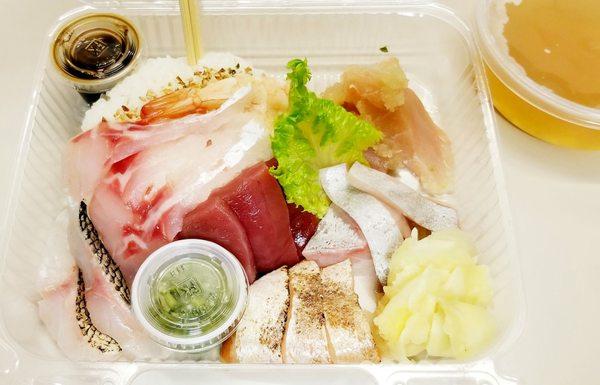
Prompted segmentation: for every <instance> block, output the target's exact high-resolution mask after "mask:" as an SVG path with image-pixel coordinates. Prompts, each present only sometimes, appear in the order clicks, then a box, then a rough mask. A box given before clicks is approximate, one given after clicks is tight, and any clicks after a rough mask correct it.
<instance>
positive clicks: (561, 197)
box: [0, 0, 600, 385]
mask: <svg viewBox="0 0 600 385" xmlns="http://www.w3.org/2000/svg"><path fill="white" fill-rule="evenodd" d="M455 3H458V1H456V0H455ZM80 4H81V3H79V2H77V1H76V0H18V1H17V0H0V37H1V38H0V52H1V53H0V218H2V219H3V216H4V212H5V207H6V200H7V196H8V191H9V187H10V186H9V184H10V179H11V175H12V173H13V171H14V165H15V155H16V148H17V143H18V140H19V138H20V135H21V130H22V129H23V125H24V121H25V117H26V114H27V110H28V107H29V102H30V98H31V92H32V88H33V82H34V80H33V73H34V70H35V68H36V65H37V60H38V58H39V55H40V50H41V49H42V41H43V37H44V36H45V34H46V33H47V31H48V29H49V28H50V26H51V25H52V23H53V22H54V21H55V20H56V19H57V17H58V16H59V15H61V14H63V13H64V12H66V11H67V10H69V9H70V8H74V7H76V6H78V5H80ZM461 5H462V3H461ZM8 53H10V56H8ZM497 122H498V136H499V141H500V153H501V158H502V164H503V166H504V172H505V175H506V185H507V189H508V196H509V202H510V208H511V212H512V216H513V221H514V226H515V233H516V238H517V243H518V247H519V251H520V256H521V270H522V275H523V281H524V290H525V296H526V301H527V316H526V317H527V320H526V325H525V328H524V330H523V334H522V336H521V338H520V339H519V340H518V341H517V342H516V344H515V346H514V348H513V349H512V350H511V351H509V352H508V353H507V354H506V355H505V356H504V357H502V359H501V360H500V362H499V371H500V372H501V373H504V374H507V375H511V376H515V377H517V378H519V379H520V382H521V383H523V384H527V385H571V384H572V385H586V384H599V383H600V376H599V374H598V372H597V370H596V369H597V368H599V367H600V365H599V364H598V362H599V360H600V296H599V293H600V247H599V246H598V245H599V244H600V151H598V152H582V151H574V150H567V149H562V148H558V147H554V146H551V145H548V144H545V143H543V142H540V141H538V140H536V139H534V138H531V137H529V136H528V135H526V134H524V133H522V132H521V131H519V130H517V129H515V128H514V127H513V126H512V125H511V124H510V123H508V122H506V121H505V120H504V119H502V118H501V117H500V116H497ZM0 223H2V222H0Z"/></svg>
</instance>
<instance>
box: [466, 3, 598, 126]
mask: <svg viewBox="0 0 600 385" xmlns="http://www.w3.org/2000/svg"><path fill="white" fill-rule="evenodd" d="M526 1H527V0H524V1H511V0H483V1H481V2H480V3H479V6H478V9H477V14H476V23H477V35H478V40H479V46H480V48H481V51H482V54H483V57H484V59H485V62H486V64H487V65H488V67H489V68H490V70H491V71H492V72H493V73H494V74H495V75H496V76H497V77H498V78H499V79H500V80H501V81H502V83H504V85H506V86H507V87H508V88H509V89H510V90H511V91H513V92H514V93H515V94H517V95H519V96H520V97H521V98H523V99H525V100H526V101H527V102H529V103H530V104H532V105H534V106H535V107H536V108H538V109H540V110H542V111H544V112H546V113H548V114H551V115H553V116H555V117H557V118H559V119H562V120H565V121H567V122H571V123H574V124H576V125H580V126H585V127H590V128H595V129H600V108H598V107H596V106H587V105H584V104H580V103H577V102H576V101H573V100H570V99H569V98H566V97H563V96H561V95H560V94H559V93H557V92H554V91H553V90H552V89H550V88H549V87H547V86H544V85H542V84H540V82H536V81H535V80H533V79H532V78H531V77H530V76H528V74H527V72H526V71H525V70H524V68H523V66H522V65H520V64H519V63H518V62H517V60H515V58H513V56H511V55H510V54H509V48H508V43H507V39H506V37H505V33H504V29H505V26H506V24H507V22H508V21H509V15H508V13H507V6H511V7H516V6H521V5H523V4H524V3H525V2H526ZM538 3H540V7H543V8H545V9H546V10H547V9H548V8H552V7H556V16H557V20H554V19H552V18H550V17H549V16H548V20H547V23H546V24H547V25H552V26H556V28H557V32H556V33H557V35H550V36H549V37H548V48H546V49H544V51H545V52H546V53H547V54H548V55H550V54H551V53H552V54H554V52H551V50H552V48H553V47H552V46H556V45H558V44H559V41H558V40H556V41H555V40H553V36H554V37H556V36H562V35H561V34H566V33H568V31H564V30H562V32H561V30H560V29H561V25H560V24H559V23H557V22H558V21H560V20H565V18H569V17H571V16H570V15H569V14H567V12H566V11H565V10H564V9H561V7H560V4H558V3H554V2H553V3H552V4H550V3H548V2H545V3H544V2H543V1H541V2H540V1H538ZM588 3H589V4H593V2H590V1H588ZM572 4H573V6H574V7H575V9H576V7H577V4H576V2H574V3H572ZM595 6H596V7H600V3H596V5H595ZM540 12H541V11H539V12H535V14H537V15H538V16H536V17H538V18H539V17H544V16H542V15H541V14H540ZM533 22H534V21H533V20H530V21H528V23H531V25H530V26H531V27H532V28H531V30H532V31H534V32H532V33H535V34H537V35H536V36H530V35H531V34H529V33H528V34H527V35H528V36H523V35H520V37H519V39H520V40H521V41H523V39H541V37H540V35H541V31H536V29H535V25H534V24H533ZM540 23H544V21H543V19H540ZM581 43H582V44H583V42H581ZM596 43H597V42H596ZM563 52H564V51H563ZM528 59H529V58H524V59H523V60H521V61H522V62H523V61H525V60H528ZM542 60H543V59H542ZM581 60H584V58H581ZM572 64H573V65H583V66H585V63H581V62H580V63H572ZM548 77H560V73H559V72H555V73H549V74H548ZM553 80H555V81H557V82H563V83H564V82H566V81H567V79H560V78H559V79H553Z"/></svg>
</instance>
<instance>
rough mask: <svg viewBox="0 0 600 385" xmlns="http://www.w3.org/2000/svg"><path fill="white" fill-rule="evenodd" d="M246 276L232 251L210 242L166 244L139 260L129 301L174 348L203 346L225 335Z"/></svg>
mask: <svg viewBox="0 0 600 385" xmlns="http://www.w3.org/2000/svg"><path fill="white" fill-rule="evenodd" d="M247 296H248V279H247V277H246V274H245V272H244V269H243V268H242V265H241V264H240V263H239V261H238V260H237V259H236V258H235V256H234V255H233V254H231V253H230V252H229V251H227V250H226V249H224V248H223V247H221V246H219V245H217V244H216V243H213V242H209V241H205V240H200V239H187V240H180V241H175V242H172V243H169V244H167V245H165V246H163V247H161V248H159V249H158V250H156V251H155V252H153V253H152V254H150V256H149V257H148V258H147V259H146V260H145V261H144V263H143V264H142V266H141V267H140V269H139V270H138V272H137V274H136V276H135V279H134V281H133V285H132V290H131V304H132V308H133V312H134V314H135V316H136V318H137V319H138V321H139V322H140V323H141V325H142V327H143V328H144V329H145V330H146V331H147V332H148V333H149V335H150V336H151V337H152V339H154V340H155V341H156V342H158V343H159V344H161V345H163V346H165V347H167V348H170V349H173V350H177V351H186V352H197V351H203V350H208V349H210V348H212V347H214V346H216V345H218V344H220V343H222V342H223V341H224V340H225V339H227V338H228V337H229V336H230V335H231V334H232V333H233V332H234V330H235V328H236V327H237V325H238V323H239V321H240V320H241V318H242V315H243V313H244V310H245V307H246V300H247Z"/></svg>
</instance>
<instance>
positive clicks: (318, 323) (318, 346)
mask: <svg viewBox="0 0 600 385" xmlns="http://www.w3.org/2000/svg"><path fill="white" fill-rule="evenodd" d="M289 287H290V307H289V310H288V317H287V323H286V329H285V336H284V338H283V362H284V363H296V364H327V363H331V357H330V355H329V350H328V345H327V331H326V328H325V316H324V315H323V302H322V286H321V277H320V269H319V266H317V264H316V263H315V262H312V261H302V262H300V263H298V264H297V265H295V266H293V267H292V268H290V270H289Z"/></svg>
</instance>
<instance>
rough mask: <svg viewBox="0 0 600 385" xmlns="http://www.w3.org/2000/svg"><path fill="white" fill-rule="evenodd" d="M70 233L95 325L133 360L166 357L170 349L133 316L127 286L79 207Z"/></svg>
mask: <svg viewBox="0 0 600 385" xmlns="http://www.w3.org/2000/svg"><path fill="white" fill-rule="evenodd" d="M73 225H74V226H73V227H77V228H76V229H72V230H71V232H70V234H69V235H70V239H69V241H70V248H71V252H72V253H73V255H74V256H75V260H76V261H77V265H78V266H79V268H80V269H81V273H82V275H83V280H84V282H85V287H86V302H87V309H88V311H89V313H90V315H91V317H92V319H93V320H94V324H95V325H96V326H97V327H98V328H99V329H100V330H102V331H104V332H105V333H108V334H110V335H111V336H112V337H114V338H115V339H116V340H117V341H119V345H120V346H121V348H122V349H123V353H124V354H125V355H126V356H127V357H129V358H132V359H145V358H165V357H167V356H168V355H169V354H170V352H169V351H168V350H167V349H165V348H163V347H161V346H160V345H158V344H157V343H156V342H154V341H152V340H151V339H150V338H149V337H148V335H147V334H146V333H145V332H144V331H143V329H142V327H141V325H139V323H138V321H137V320H136V319H135V317H134V315H133V312H132V311H131V306H130V294H129V288H128V287H127V283H126V281H125V278H124V276H123V274H122V273H121V270H120V269H119V266H117V264H116V263H115V262H114V261H113V259H112V258H111V256H110V254H109V253H108V251H107V250H106V248H105V247H104V245H103V243H102V241H101V240H100V238H99V236H98V232H97V231H96V229H95V227H94V225H93V224H92V221H91V220H90V218H89V217H88V215H87V207H86V204H85V203H84V202H81V204H80V206H79V214H78V224H77V226H75V224H73Z"/></svg>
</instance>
